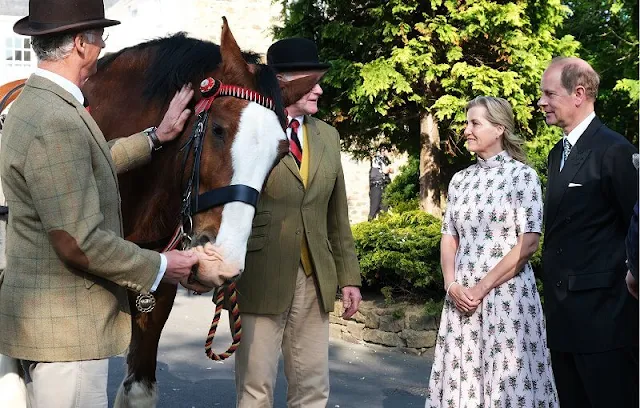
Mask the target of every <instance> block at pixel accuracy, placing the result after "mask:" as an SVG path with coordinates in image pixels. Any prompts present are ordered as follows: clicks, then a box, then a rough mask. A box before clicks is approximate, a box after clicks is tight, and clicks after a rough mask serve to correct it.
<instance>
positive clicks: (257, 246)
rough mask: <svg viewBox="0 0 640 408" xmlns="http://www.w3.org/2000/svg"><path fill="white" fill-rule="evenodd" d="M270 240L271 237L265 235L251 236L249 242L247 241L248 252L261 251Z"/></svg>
mask: <svg viewBox="0 0 640 408" xmlns="http://www.w3.org/2000/svg"><path fill="white" fill-rule="evenodd" d="M268 239H269V237H268V236H267V235H265V234H261V235H251V236H250V237H249V241H247V252H251V251H259V250H261V249H262V248H264V246H265V245H266V243H267V240H268Z"/></svg>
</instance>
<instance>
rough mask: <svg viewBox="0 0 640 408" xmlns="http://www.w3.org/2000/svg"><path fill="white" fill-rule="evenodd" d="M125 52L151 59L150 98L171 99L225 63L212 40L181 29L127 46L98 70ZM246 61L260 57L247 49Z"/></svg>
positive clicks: (147, 71)
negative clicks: (195, 79) (197, 79)
mask: <svg viewBox="0 0 640 408" xmlns="http://www.w3.org/2000/svg"><path fill="white" fill-rule="evenodd" d="M123 54H127V55H130V56H134V55H135V56H139V57H138V58H148V59H149V60H148V62H147V64H148V65H147V66H146V67H145V76H144V87H143V89H144V91H143V96H144V97H145V98H146V99H147V101H151V100H152V99H155V98H158V99H160V100H162V101H164V102H167V101H168V100H169V99H170V98H171V97H173V94H174V92H175V91H176V90H177V89H179V88H180V87H181V86H182V85H183V84H185V83H187V82H189V81H191V80H192V79H193V78H203V79H204V75H205V73H206V72H211V71H213V70H215V69H216V68H217V67H218V65H219V64H220V63H221V62H222V57H221V55H220V46H219V45H218V44H214V43H212V42H209V41H203V40H198V39H195V38H190V37H187V36H186V34H185V33H183V32H179V33H176V34H174V35H171V36H168V37H163V38H157V39H154V40H151V41H147V42H145V43H142V44H138V45H135V46H132V47H128V48H124V49H122V50H120V51H118V52H115V53H112V54H108V55H106V56H104V57H102V58H100V60H99V61H98V70H100V69H105V68H107V67H108V66H109V65H110V64H111V63H112V62H113V61H115V60H116V59H117V58H118V57H120V56H121V55H123ZM242 54H243V57H244V59H245V61H247V62H248V63H250V64H258V63H259V62H260V56H259V55H258V54H256V53H253V52H243V53H242Z"/></svg>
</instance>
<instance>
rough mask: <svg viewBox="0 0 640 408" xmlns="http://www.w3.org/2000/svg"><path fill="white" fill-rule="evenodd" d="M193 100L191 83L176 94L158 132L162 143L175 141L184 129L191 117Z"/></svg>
mask: <svg viewBox="0 0 640 408" xmlns="http://www.w3.org/2000/svg"><path fill="white" fill-rule="evenodd" d="M191 98H193V88H192V86H191V83H187V84H185V85H183V86H182V88H181V89H180V90H179V91H177V92H176V94H175V95H174V97H173V99H172V100H171V103H169V109H167V113H165V114H164V118H162V122H160V125H159V126H158V129H157V130H156V134H157V135H158V139H159V140H160V143H166V142H169V141H171V140H173V139H175V138H176V137H177V136H178V135H179V134H180V132H182V129H184V125H185V123H187V121H188V120H189V116H191V110H190V109H187V105H188V104H189V101H191Z"/></svg>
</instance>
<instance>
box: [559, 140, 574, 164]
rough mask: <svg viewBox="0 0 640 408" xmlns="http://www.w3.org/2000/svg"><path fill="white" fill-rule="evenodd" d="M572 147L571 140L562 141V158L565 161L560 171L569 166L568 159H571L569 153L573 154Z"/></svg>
mask: <svg viewBox="0 0 640 408" xmlns="http://www.w3.org/2000/svg"><path fill="white" fill-rule="evenodd" d="M572 147H573V146H572V145H571V142H570V141H569V139H567V138H566V137H565V138H563V139H562V157H563V159H564V160H563V161H562V167H560V170H562V168H563V167H564V165H565V164H567V158H568V157H569V153H571V148H572Z"/></svg>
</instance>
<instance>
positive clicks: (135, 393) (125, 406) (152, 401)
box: [113, 379, 158, 408]
mask: <svg viewBox="0 0 640 408" xmlns="http://www.w3.org/2000/svg"><path fill="white" fill-rule="evenodd" d="M126 382H127V381H126V379H125V381H124V382H123V383H122V384H120V388H119V389H118V395H116V400H115V402H114V404H113V408H155V406H156V405H157V404H158V387H157V385H156V384H155V383H153V384H150V383H145V382H132V383H130V385H125V383H126Z"/></svg>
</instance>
